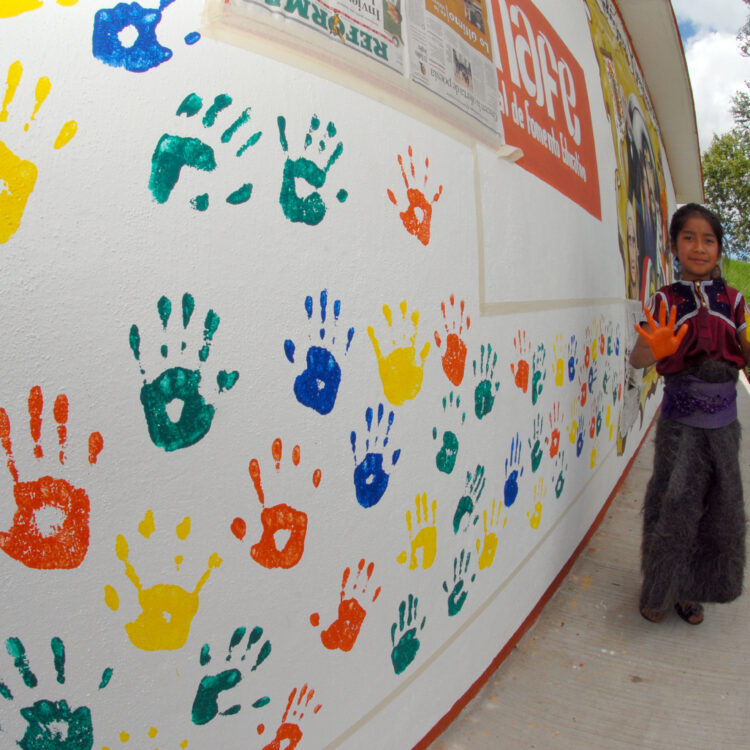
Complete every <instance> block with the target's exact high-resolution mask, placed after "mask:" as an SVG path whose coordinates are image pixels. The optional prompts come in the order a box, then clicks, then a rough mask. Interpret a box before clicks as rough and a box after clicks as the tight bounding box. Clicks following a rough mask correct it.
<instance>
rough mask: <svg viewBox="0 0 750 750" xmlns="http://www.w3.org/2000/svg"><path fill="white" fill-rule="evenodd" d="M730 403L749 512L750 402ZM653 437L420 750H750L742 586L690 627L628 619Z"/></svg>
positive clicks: (633, 609)
mask: <svg viewBox="0 0 750 750" xmlns="http://www.w3.org/2000/svg"><path fill="white" fill-rule="evenodd" d="M738 400H739V411H740V421H741V423H742V426H743V428H744V435H745V437H744V441H743V444H742V448H741V456H740V464H741V466H742V471H743V481H744V490H745V500H746V505H747V504H750V392H748V390H746V389H743V388H742V387H740V388H739V394H738ZM654 432H655V430H654V429H652V430H651V432H650V434H649V436H648V438H647V439H646V441H645V442H644V444H643V447H642V448H641V451H640V454H639V455H638V456H637V457H636V460H635V462H634V464H633V466H632V468H631V470H630V473H629V475H628V477H627V478H626V481H625V482H624V484H623V487H622V489H621V490H620V492H619V494H618V495H617V496H616V497H615V499H614V501H613V503H612V505H611V507H610V509H609V512H608V513H607V515H606V517H605V519H604V521H603V522H602V525H601V526H600V527H599V530H598V531H597V533H596V534H595V535H594V536H593V538H592V540H591V543H590V545H589V547H588V549H587V550H586V551H585V552H584V553H583V554H582V555H581V556H580V558H579V559H578V560H577V561H576V563H575V564H574V566H573V568H572V570H571V572H570V575H569V576H568V577H567V578H566V579H565V581H564V582H563V584H562V585H561V586H560V588H559V590H558V591H557V593H556V594H555V596H554V597H553V598H552V600H551V601H550V602H549V604H548V605H547V606H546V608H545V609H544V611H543V612H542V614H541V616H540V618H539V620H538V621H537V623H536V625H535V626H534V627H533V628H532V630H531V631H530V632H529V633H527V634H526V636H525V637H524V638H523V640H522V641H521V642H520V643H519V645H518V646H517V648H516V649H515V650H514V651H513V653H512V654H511V655H510V657H509V658H508V659H507V660H506V661H505V662H504V663H503V664H502V665H501V667H500V668H499V669H498V670H497V672H495V674H494V675H493V676H492V677H491V678H490V680H489V682H488V683H487V684H486V686H485V687H484V688H483V689H482V690H481V691H480V693H479V694H478V695H477V696H476V697H475V698H474V700H473V701H472V702H471V703H469V705H468V706H467V707H466V708H465V709H464V711H463V712H462V713H461V714H460V715H459V717H458V718H457V719H456V720H455V721H454V722H453V724H452V725H451V726H450V727H449V728H448V729H447V730H446V731H445V732H444V733H443V735H441V737H439V738H438V739H437V740H436V741H435V742H433V744H432V745H431V746H430V750H523V749H524V748H540V749H541V750H548V749H553V750H554V749H558V748H559V749H560V750H569V749H573V748H574V749H575V750H582V749H583V750H588V748H592V749H593V748H595V749H596V750H619V749H620V748H622V750H626V749H627V750H633V748H654V749H656V748H658V749H659V750H664V749H665V748H690V747H704V748H712V750H713V748H722V749H723V748H727V749H729V748H738V749H739V748H742V749H743V750H747V748H750V593H748V588H750V578H747V577H746V586H745V589H746V593H745V594H744V595H743V596H741V597H740V598H739V599H738V600H737V601H735V602H732V603H731V604H721V605H711V604H709V605H706V619H705V621H704V622H703V624H702V625H699V626H691V625H688V624H687V623H685V622H683V621H682V620H680V619H679V618H678V617H677V615H676V614H675V613H674V612H672V613H670V614H669V616H668V617H667V618H666V619H665V620H664V621H663V622H662V623H660V624H658V625H655V624H652V623H649V622H647V621H646V620H644V619H643V618H642V617H641V616H640V615H639V613H638V591H639V586H640V570H639V564H640V559H639V547H640V531H641V513H640V511H641V506H642V501H643V495H644V491H645V488H646V483H647V481H648V479H649V477H650V475H651V467H652V463H653V433H654ZM748 517H749V518H750V512H749V513H748ZM747 575H750V574H746V576H747Z"/></svg>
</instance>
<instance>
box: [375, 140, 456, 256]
mask: <svg viewBox="0 0 750 750" xmlns="http://www.w3.org/2000/svg"><path fill="white" fill-rule="evenodd" d="M398 164H399V166H400V167H401V176H402V177H403V178H404V184H405V185H406V197H407V198H408V199H409V207H408V208H407V209H406V211H402V212H401V213H400V216H401V221H402V222H403V225H404V228H405V229H406V231H407V232H408V233H409V234H413V235H414V236H415V237H416V238H417V239H418V240H419V241H420V242H421V243H422V244H423V245H428V244H429V243H430V222H431V220H432V204H433V203H437V202H438V200H440V196H441V195H442V193H443V186H442V185H440V186H439V187H438V191H437V193H435V194H434V195H433V196H432V201H431V202H430V201H428V200H427V198H425V196H424V193H423V192H422V191H421V190H418V189H417V188H414V187H410V186H409V178H408V177H407V175H406V170H405V169H404V159H403V157H402V156H401V154H399V155H398ZM429 166H430V160H429V158H426V159H425V160H424V168H425V175H424V181H423V184H422V187H423V188H424V189H425V190H427V170H428V169H429ZM409 171H410V173H411V176H412V178H415V177H416V171H415V169H414V152H413V150H412V147H411V146H409ZM387 192H388V197H389V198H390V200H391V203H393V205H394V206H398V201H397V200H396V196H395V195H394V194H393V191H392V190H391V189H388V191H387Z"/></svg>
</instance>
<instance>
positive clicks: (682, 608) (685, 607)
mask: <svg viewBox="0 0 750 750" xmlns="http://www.w3.org/2000/svg"><path fill="white" fill-rule="evenodd" d="M674 608H675V612H677V614H678V615H679V616H680V617H681V618H682V619H683V620H685V622H687V623H689V624H690V625H700V624H701V623H702V622H703V605H702V604H698V602H677V604H675V605H674Z"/></svg>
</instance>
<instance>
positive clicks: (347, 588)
mask: <svg viewBox="0 0 750 750" xmlns="http://www.w3.org/2000/svg"><path fill="white" fill-rule="evenodd" d="M365 565H366V561H365V559H364V558H362V559H361V560H360V561H359V565H358V566H357V574H356V576H355V578H354V579H353V580H352V581H350V580H349V576H350V575H351V572H352V571H351V568H346V570H344V575H343V576H342V578H341V601H340V602H339V610H338V617H337V618H336V620H334V621H333V622H332V623H331V624H330V625H329V626H328V627H327V628H326V629H325V630H324V631H322V632H321V634H320V640H321V641H322V642H323V645H324V646H325V647H326V648H327V649H330V650H331V651H334V650H335V649H341V650H342V651H351V650H352V648H354V644H355V643H356V642H357V638H358V637H359V631H360V630H361V629H362V623H363V622H364V621H365V616H366V615H367V612H366V610H365V609H364V607H363V606H362V605H361V604H360V603H359V601H358V599H362V598H363V595H364V594H365V593H366V592H367V586H368V584H369V583H370V579H371V578H372V573H373V570H374V569H375V563H370V564H369V565H367V568H365ZM363 575H364V578H363ZM378 596H380V586H378V587H377V588H376V589H375V593H374V594H373V595H372V601H373V602H374V601H375V600H376V599H377V598H378ZM310 622H311V624H312V625H313V626H317V625H318V624H319V623H320V615H319V614H318V613H317V612H316V613H314V614H312V615H311V616H310Z"/></svg>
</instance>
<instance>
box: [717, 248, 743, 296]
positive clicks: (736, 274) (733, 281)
mask: <svg viewBox="0 0 750 750" xmlns="http://www.w3.org/2000/svg"><path fill="white" fill-rule="evenodd" d="M721 272H722V275H723V276H724V278H725V279H726V280H727V283H728V284H729V286H733V287H734V288H735V289H739V290H740V291H741V292H742V295H743V296H744V298H745V299H750V263H748V262H747V261H741V260H737V259H735V258H726V257H725V258H724V260H723V261H722V264H721Z"/></svg>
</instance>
